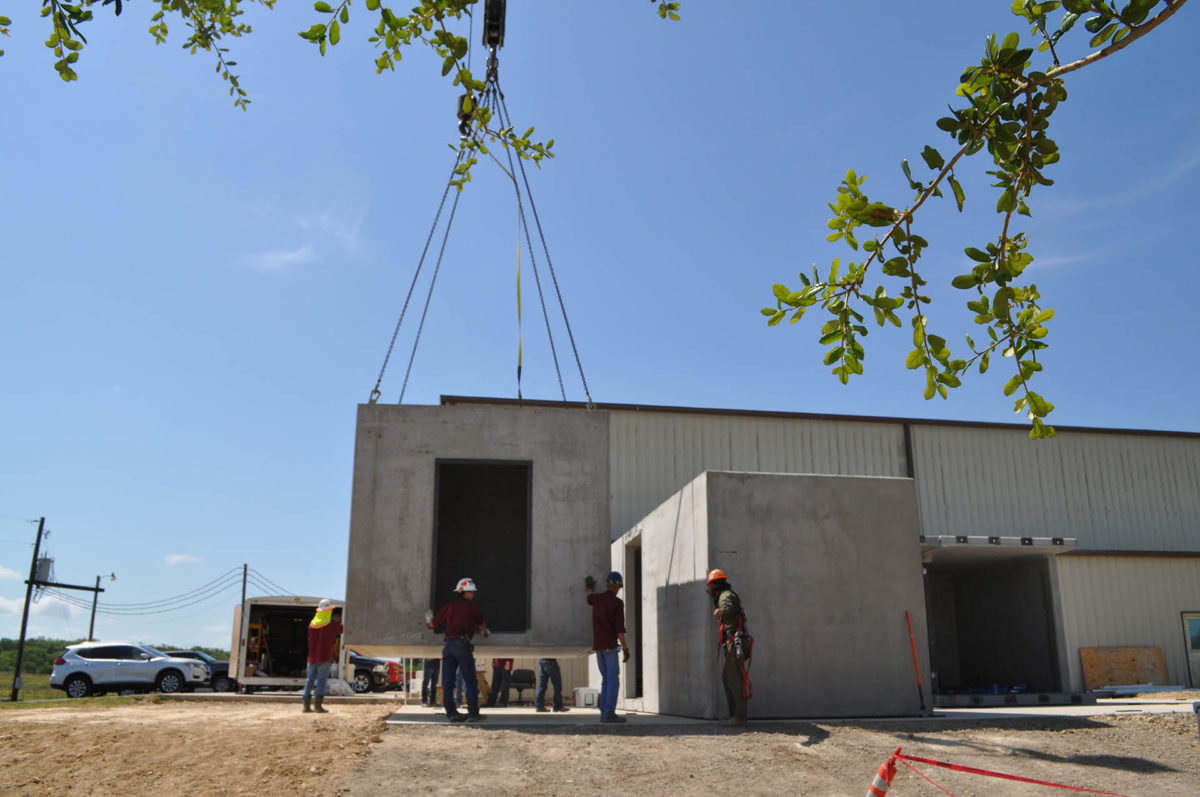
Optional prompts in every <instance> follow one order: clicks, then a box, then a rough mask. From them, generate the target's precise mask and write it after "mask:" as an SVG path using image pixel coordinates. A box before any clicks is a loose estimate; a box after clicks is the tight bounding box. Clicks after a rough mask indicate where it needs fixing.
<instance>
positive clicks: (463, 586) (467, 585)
mask: <svg viewBox="0 0 1200 797" xmlns="http://www.w3.org/2000/svg"><path fill="white" fill-rule="evenodd" d="M454 591H455V592H478V591H479V590H478V589H476V588H475V582H474V581H472V580H471V579H469V578H464V579H463V580H462V581H460V582H458V586H456V587H455V588H454Z"/></svg>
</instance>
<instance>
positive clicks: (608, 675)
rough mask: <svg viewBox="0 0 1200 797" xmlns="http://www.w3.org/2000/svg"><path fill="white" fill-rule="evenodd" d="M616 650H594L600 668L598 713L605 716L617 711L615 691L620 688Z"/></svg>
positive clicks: (618, 649) (619, 669)
mask: <svg viewBox="0 0 1200 797" xmlns="http://www.w3.org/2000/svg"><path fill="white" fill-rule="evenodd" d="M618 651H620V648H609V649H608V650H597V651H596V666H597V667H599V668H600V714H601V715H602V716H605V717H611V716H612V715H613V714H616V713H617V692H619V691H620V688H621V664H620V662H619V661H618V659H617V652H618Z"/></svg>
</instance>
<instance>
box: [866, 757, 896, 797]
mask: <svg viewBox="0 0 1200 797" xmlns="http://www.w3.org/2000/svg"><path fill="white" fill-rule="evenodd" d="M898 755H900V748H899V747H897V748H896V752H894V753H892V757H891V758H889V759H888V760H887V761H884V762H883V763H882V764H880V765H879V771H878V772H876V773H875V780H874V781H872V783H871V785H870V787H869V788H868V789H867V793H866V795H865V797H884V795H885V794H887V792H888V789H889V788H890V787H891V785H892V778H894V777H896V756H898Z"/></svg>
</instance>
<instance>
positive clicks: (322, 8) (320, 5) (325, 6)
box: [313, 0, 333, 14]
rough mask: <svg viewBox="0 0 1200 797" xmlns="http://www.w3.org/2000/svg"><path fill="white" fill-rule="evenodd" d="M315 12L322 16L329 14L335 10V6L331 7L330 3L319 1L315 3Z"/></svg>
mask: <svg viewBox="0 0 1200 797" xmlns="http://www.w3.org/2000/svg"><path fill="white" fill-rule="evenodd" d="M313 10H314V11H319V12H320V13H322V14H328V13H329V12H330V11H332V10H333V6H331V5H329V3H326V2H324V0H317V2H315V3H313Z"/></svg>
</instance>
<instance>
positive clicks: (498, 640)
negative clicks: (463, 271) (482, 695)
mask: <svg viewBox="0 0 1200 797" xmlns="http://www.w3.org/2000/svg"><path fill="white" fill-rule="evenodd" d="M608 501H609V495H608V416H607V415H606V414H604V413H598V412H577V411H572V410H566V409H550V408H526V409H517V408H513V407H486V406H470V407H420V406H397V405H362V406H360V407H359V410H358V430H357V435H356V440H355V452H354V489H353V495H352V502H351V510H350V548H349V566H348V571H347V578H346V605H347V612H346V623H347V624H346V639H347V640H349V641H350V642H351V643H352V644H353V645H354V647H355V649H356V650H358V651H359V652H361V653H364V654H367V655H376V656H394V657H400V656H410V657H417V656H437V655H440V654H441V636H440V635H438V634H435V633H434V632H433V631H430V630H428V629H427V628H426V627H425V625H424V623H423V621H422V616H423V615H424V613H425V611H426V610H427V609H433V610H434V611H436V610H437V609H438V607H440V606H441V605H442V604H444V603H446V602H447V601H448V600H450V599H451V598H453V597H454V594H453V590H454V585H455V584H456V583H457V582H458V580H459V579H460V578H464V577H468V576H469V577H471V578H473V579H474V580H475V582H476V584H477V585H478V586H479V592H478V595H477V598H476V602H477V604H478V605H479V607H480V608H481V609H482V610H483V615H484V618H485V619H486V621H487V623H488V625H489V627H490V629H491V631H492V636H491V637H490V638H489V639H488V640H487V642H486V643H482V642H481V645H482V646H485V647H486V650H484V649H481V650H480V651H478V653H477V655H482V656H487V655H491V656H517V655H523V656H538V655H541V656H558V655H576V656H578V655H583V654H584V653H586V651H587V650H588V649H590V647H591V621H590V614H589V609H588V606H587V603H586V602H585V601H584V598H583V583H582V582H583V574H585V573H588V572H590V571H594V570H595V569H596V567H597V565H598V563H603V562H605V561H607V559H608V546H609V544H610V541H611V537H610V536H609V532H608V529H609V518H608ZM477 641H479V640H477Z"/></svg>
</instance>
